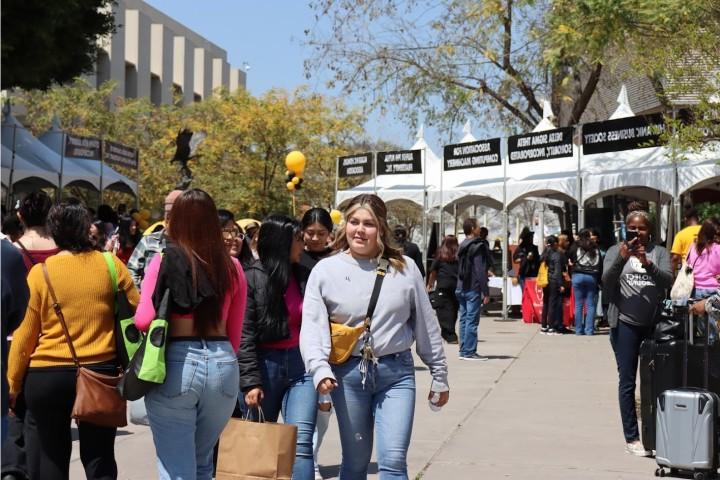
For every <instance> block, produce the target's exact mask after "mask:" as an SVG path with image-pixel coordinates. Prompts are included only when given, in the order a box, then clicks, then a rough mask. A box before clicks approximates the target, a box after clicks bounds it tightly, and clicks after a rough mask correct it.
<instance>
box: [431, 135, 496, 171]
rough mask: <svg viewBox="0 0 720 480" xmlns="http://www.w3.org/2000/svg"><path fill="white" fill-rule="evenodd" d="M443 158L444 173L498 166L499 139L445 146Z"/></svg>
mask: <svg viewBox="0 0 720 480" xmlns="http://www.w3.org/2000/svg"><path fill="white" fill-rule="evenodd" d="M443 158H444V163H443V168H444V169H445V171H448V170H460V169H463V168H475V167H491V166H494V165H500V139H499V138H492V139H490V140H479V141H477V142H469V143H457V144H454V145H445V148H444V149H443Z"/></svg>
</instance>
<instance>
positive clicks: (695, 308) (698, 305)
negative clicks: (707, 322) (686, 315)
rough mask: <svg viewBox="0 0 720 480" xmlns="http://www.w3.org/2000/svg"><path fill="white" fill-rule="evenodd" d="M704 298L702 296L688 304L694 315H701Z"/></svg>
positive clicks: (703, 308) (703, 307)
mask: <svg viewBox="0 0 720 480" xmlns="http://www.w3.org/2000/svg"><path fill="white" fill-rule="evenodd" d="M706 300H707V299H706V298H703V299H702V300H698V301H697V302H695V303H693V304H692V305H690V313H692V314H694V315H703V314H704V313H705V301H706Z"/></svg>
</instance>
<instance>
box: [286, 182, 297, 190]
mask: <svg viewBox="0 0 720 480" xmlns="http://www.w3.org/2000/svg"><path fill="white" fill-rule="evenodd" d="M287 189H288V190H290V191H293V190H295V184H294V183H293V182H288V183H287Z"/></svg>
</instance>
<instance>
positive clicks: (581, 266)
mask: <svg viewBox="0 0 720 480" xmlns="http://www.w3.org/2000/svg"><path fill="white" fill-rule="evenodd" d="M568 260H570V261H571V262H572V273H573V275H574V274H576V273H585V274H587V275H592V276H594V277H595V278H596V279H597V280H598V281H599V280H600V277H602V271H603V257H602V254H601V253H600V249H599V248H596V249H595V252H594V254H593V253H592V252H591V251H587V252H586V251H585V250H583V249H582V247H580V246H579V245H578V244H577V243H573V245H572V247H570V250H568Z"/></svg>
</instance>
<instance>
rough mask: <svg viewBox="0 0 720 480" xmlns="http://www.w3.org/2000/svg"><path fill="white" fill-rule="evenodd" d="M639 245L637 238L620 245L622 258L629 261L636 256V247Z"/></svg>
mask: <svg viewBox="0 0 720 480" xmlns="http://www.w3.org/2000/svg"><path fill="white" fill-rule="evenodd" d="M636 245H637V238H633V239H632V240H630V241H629V242H623V243H621V244H620V256H621V257H622V258H623V260H627V259H628V258H630V256H631V255H634V254H635V248H636V247H635V246H636Z"/></svg>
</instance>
